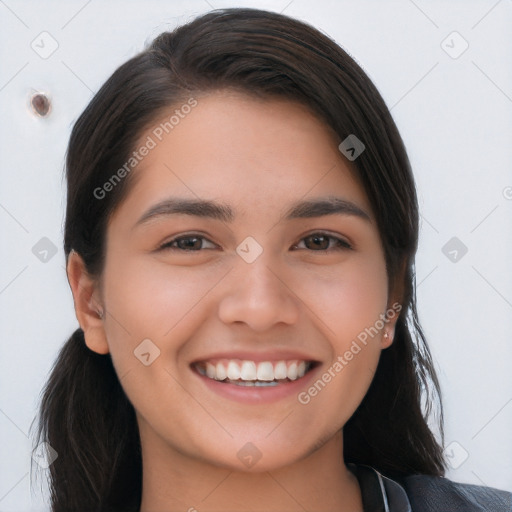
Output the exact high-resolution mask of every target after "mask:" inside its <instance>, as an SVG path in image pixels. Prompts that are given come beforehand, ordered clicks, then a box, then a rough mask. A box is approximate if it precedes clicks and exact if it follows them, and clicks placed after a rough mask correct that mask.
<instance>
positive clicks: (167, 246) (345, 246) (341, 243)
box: [158, 231, 352, 253]
mask: <svg viewBox="0 0 512 512" xmlns="http://www.w3.org/2000/svg"><path fill="white" fill-rule="evenodd" d="M315 235H317V236H318V235H320V236H322V237H326V238H329V239H331V240H336V242H337V243H338V246H337V247H334V248H328V249H320V250H318V251H314V250H312V249H309V251H311V252H320V253H322V252H324V253H325V252H331V251H345V250H351V249H352V246H351V245H350V244H349V243H348V242H347V241H345V240H343V239H342V238H338V237H336V236H333V235H330V234H329V233H325V232H323V231H315V232H314V233H310V234H309V235H306V236H305V237H303V238H301V239H300V241H302V240H304V239H306V238H311V237H313V236H315ZM191 238H200V239H202V240H207V241H208V242H210V243H213V242H211V241H210V240H208V239H207V238H206V237H204V236H202V235H199V234H196V233H191V234H189V235H182V236H179V237H176V238H173V239H172V240H169V241H168V242H165V243H164V244H162V245H161V246H160V247H159V248H158V250H161V251H181V252H186V253H192V252H201V249H198V250H193V249H180V248H179V247H171V244H174V243H176V242H178V241H179V240H187V239H191ZM297 245H298V244H295V245H294V246H293V247H296V246H297Z"/></svg>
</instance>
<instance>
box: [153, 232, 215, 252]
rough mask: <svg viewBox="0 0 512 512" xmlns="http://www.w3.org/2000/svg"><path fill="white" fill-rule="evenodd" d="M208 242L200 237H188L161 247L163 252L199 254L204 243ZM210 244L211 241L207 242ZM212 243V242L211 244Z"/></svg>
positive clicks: (176, 239) (177, 239)
mask: <svg viewBox="0 0 512 512" xmlns="http://www.w3.org/2000/svg"><path fill="white" fill-rule="evenodd" d="M204 240H207V239H206V238H204V237H203V236H199V235H187V236H180V237H177V238H173V239H172V240H169V241H168V242H165V243H164V244H163V245H161V246H160V248H159V249H161V250H171V251H188V252H199V251H200V250H201V249H203V241H204ZM207 241H208V242H209V240H207ZM209 243H212V242H209Z"/></svg>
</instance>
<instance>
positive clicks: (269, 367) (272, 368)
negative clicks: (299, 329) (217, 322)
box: [196, 359, 311, 381]
mask: <svg viewBox="0 0 512 512" xmlns="http://www.w3.org/2000/svg"><path fill="white" fill-rule="evenodd" d="M310 365H311V363H310V362H306V361H299V360H293V361H278V362H275V363H272V362H270V361H261V362H259V363H256V362H255V361H241V360H239V359H236V360H233V359H229V360H228V359H222V360H220V361H217V362H214V361H211V362H210V361H207V362H206V372H205V364H204V363H203V364H202V365H201V364H197V365H196V368H197V369H198V371H199V372H200V373H202V374H203V375H205V373H206V376H207V377H209V378H210V379H215V380H224V379H226V378H227V379H229V380H238V379H241V380H247V381H255V380H261V381H272V380H280V379H286V378H288V379H290V380H296V379H298V378H300V377H303V376H304V374H305V373H306V371H307V370H308V369H309V367H310Z"/></svg>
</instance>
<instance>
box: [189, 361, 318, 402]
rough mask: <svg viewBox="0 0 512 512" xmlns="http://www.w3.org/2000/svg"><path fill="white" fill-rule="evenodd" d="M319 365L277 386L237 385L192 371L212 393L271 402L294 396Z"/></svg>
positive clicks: (312, 375)
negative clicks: (297, 377)
mask: <svg viewBox="0 0 512 512" xmlns="http://www.w3.org/2000/svg"><path fill="white" fill-rule="evenodd" d="M319 368H320V365H318V366H316V367H314V368H313V369H311V370H310V371H309V372H307V373H306V374H305V375H304V377H301V378H299V379H296V380H294V381H289V382H283V383H281V384H278V385H277V386H268V387H263V386H250V387H249V386H237V385H236V384H229V383H226V382H221V381H218V380H214V379H210V378H209V377H206V375H201V374H200V373H199V372H198V371H197V370H196V369H195V368H193V369H192V371H193V373H194V374H195V375H197V376H198V377H199V378H200V379H201V380H202V381H203V382H204V384H205V385H206V386H207V387H208V388H209V389H211V390H212V391H213V392H214V393H217V394H218V395H220V396H223V397H225V398H229V399H231V400H235V401H236V402H241V403H246V404H271V403H273V402H277V401H279V400H282V399H284V398H288V397H290V396H295V397H297V395H298V394H299V393H300V392H301V391H303V390H304V388H305V387H306V386H307V385H309V382H310V381H311V380H312V379H313V377H314V376H315V374H316V373H317V370H318V369H319Z"/></svg>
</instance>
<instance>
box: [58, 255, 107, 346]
mask: <svg viewBox="0 0 512 512" xmlns="http://www.w3.org/2000/svg"><path fill="white" fill-rule="evenodd" d="M66 272H67V276H68V282H69V285H70V287H71V292H72V293H73V300H74V305H75V314H76V318H77V320H78V323H79V324H80V327H81V328H82V330H83V331H84V336H85V343H86V345H87V347H88V348H89V349H90V350H92V351H93V352H97V353H98V354H107V353H108V352H109V348H108V343H107V337H106V334H105V328H104V320H105V318H104V317H105V310H104V306H103V305H102V304H101V299H100V293H99V289H98V283H97V280H95V279H93V278H92V277H90V276H89V274H88V273H87V270H86V268H85V263H84V261H83V259H82V257H81V256H80V255H79V254H78V253H77V252H76V251H74V250H72V251H71V252H70V253H69V257H68V262H67V268H66Z"/></svg>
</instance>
